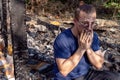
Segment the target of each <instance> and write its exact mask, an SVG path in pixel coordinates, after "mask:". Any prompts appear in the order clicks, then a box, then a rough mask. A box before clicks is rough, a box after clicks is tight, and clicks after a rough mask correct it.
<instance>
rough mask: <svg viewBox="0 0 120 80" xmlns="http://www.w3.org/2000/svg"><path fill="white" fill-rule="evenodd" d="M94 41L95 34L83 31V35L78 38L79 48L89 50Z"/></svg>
mask: <svg viewBox="0 0 120 80" xmlns="http://www.w3.org/2000/svg"><path fill="white" fill-rule="evenodd" d="M92 39H93V32H92V31H87V30H83V31H82V32H81V35H80V36H78V44H79V48H80V49H83V50H87V49H89V48H90V46H91V43H92Z"/></svg>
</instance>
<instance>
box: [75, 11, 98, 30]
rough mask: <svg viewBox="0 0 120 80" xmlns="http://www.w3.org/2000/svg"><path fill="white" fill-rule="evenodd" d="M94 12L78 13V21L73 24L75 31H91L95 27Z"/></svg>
mask: <svg viewBox="0 0 120 80" xmlns="http://www.w3.org/2000/svg"><path fill="white" fill-rule="evenodd" d="M95 20H96V12H93V13H90V14H86V13H85V12H83V11H80V17H79V20H78V21H76V22H75V24H76V27H77V30H78V31H79V32H81V31H82V30H86V31H93V28H94V27H95V26H96V21H95Z"/></svg>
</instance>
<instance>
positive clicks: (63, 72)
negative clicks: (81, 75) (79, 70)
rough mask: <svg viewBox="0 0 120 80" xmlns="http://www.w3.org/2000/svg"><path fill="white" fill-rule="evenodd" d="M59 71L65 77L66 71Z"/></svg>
mask: <svg viewBox="0 0 120 80" xmlns="http://www.w3.org/2000/svg"><path fill="white" fill-rule="evenodd" d="M60 73H61V74H62V75H63V76H64V77H66V76H67V75H68V71H65V70H64V71H62V70H61V71H60Z"/></svg>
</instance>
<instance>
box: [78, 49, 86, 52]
mask: <svg viewBox="0 0 120 80" xmlns="http://www.w3.org/2000/svg"><path fill="white" fill-rule="evenodd" d="M85 51H86V50H85V49H82V48H78V52H85Z"/></svg>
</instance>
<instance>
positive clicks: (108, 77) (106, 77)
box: [74, 70, 120, 80]
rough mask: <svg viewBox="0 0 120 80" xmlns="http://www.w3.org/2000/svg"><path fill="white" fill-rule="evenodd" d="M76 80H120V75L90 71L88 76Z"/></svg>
mask: <svg viewBox="0 0 120 80" xmlns="http://www.w3.org/2000/svg"><path fill="white" fill-rule="evenodd" d="M74 80H120V73H117V72H111V71H97V70H90V71H89V73H88V74H87V75H86V76H82V77H79V78H76V79H74Z"/></svg>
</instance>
